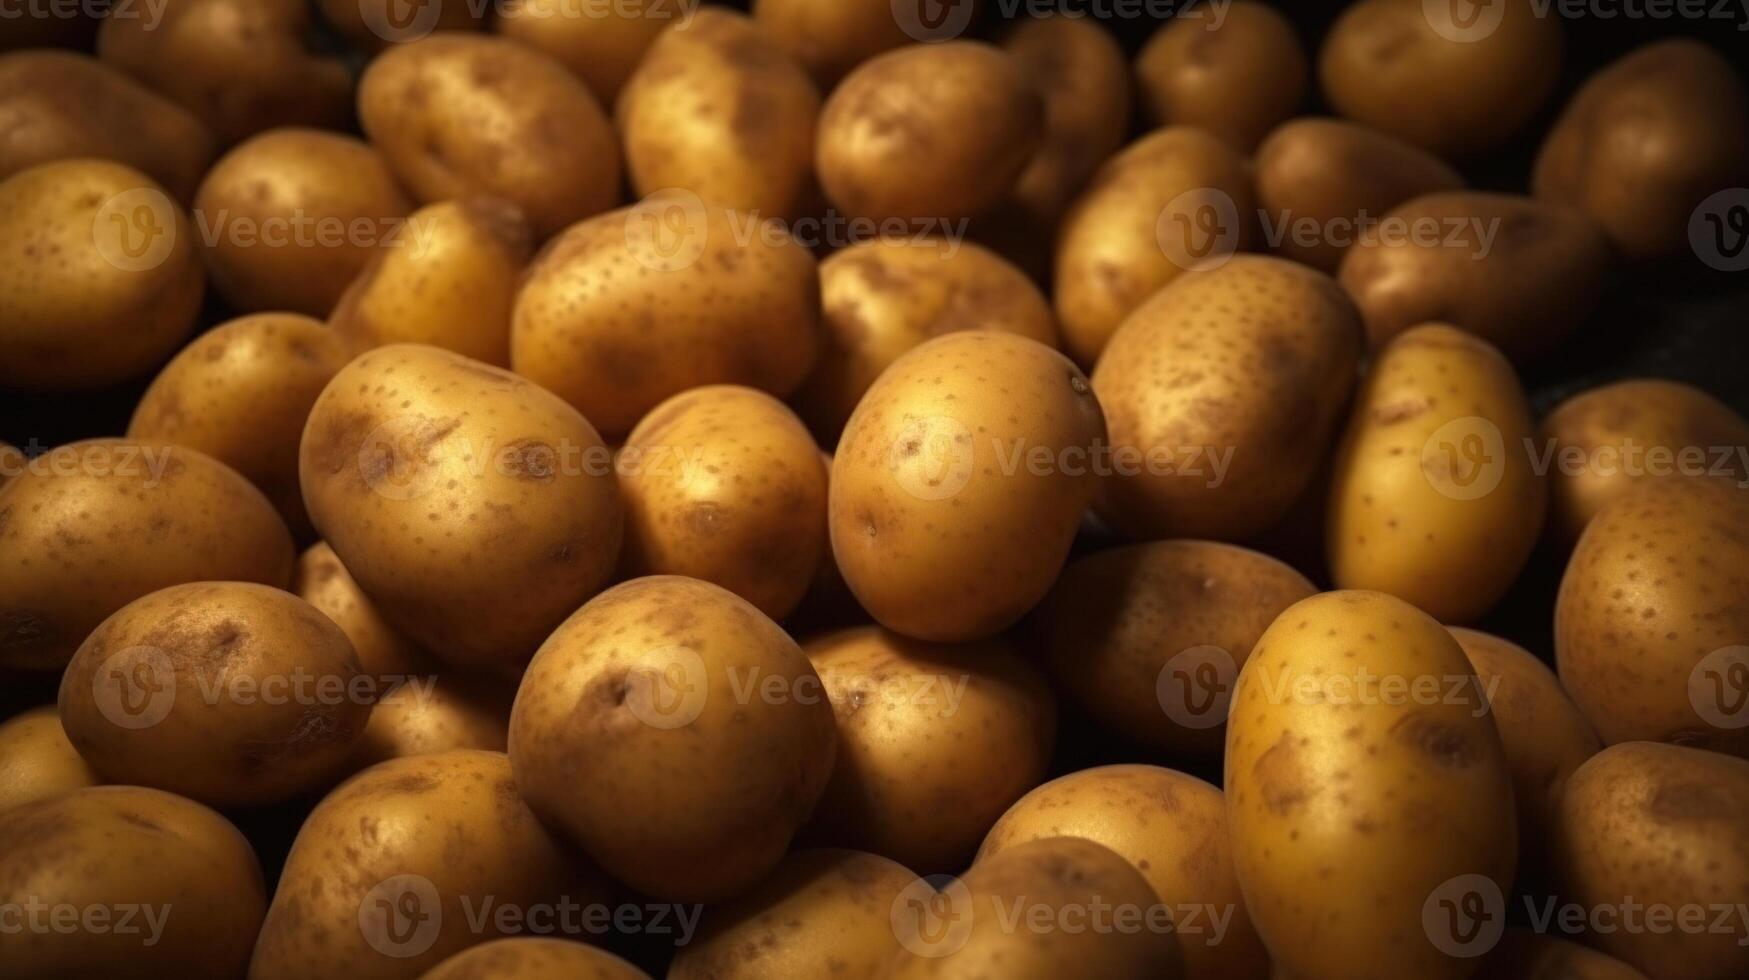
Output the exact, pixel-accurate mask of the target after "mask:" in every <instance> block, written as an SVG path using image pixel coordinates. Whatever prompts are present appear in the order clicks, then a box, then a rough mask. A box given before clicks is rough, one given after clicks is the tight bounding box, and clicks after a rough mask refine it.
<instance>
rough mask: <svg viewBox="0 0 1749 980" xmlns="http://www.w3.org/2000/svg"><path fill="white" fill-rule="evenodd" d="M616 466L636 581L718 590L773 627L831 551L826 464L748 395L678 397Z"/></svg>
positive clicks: (769, 401) (628, 565) (718, 392)
mask: <svg viewBox="0 0 1749 980" xmlns="http://www.w3.org/2000/svg"><path fill="white" fill-rule="evenodd" d="M618 463H619V465H618V466H617V467H616V469H617V471H618V474H619V488H620V493H621V495H622V496H623V497H624V498H625V506H626V537H625V556H624V558H623V559H622V563H621V568H622V570H623V571H624V572H626V573H628V574H629V575H632V576H640V575H685V576H688V577H690V578H696V579H702V580H704V581H706V582H711V583H713V584H716V585H720V586H722V587H723V588H725V589H728V590H729V591H730V592H733V593H735V594H736V595H738V596H740V597H741V598H743V599H746V600H747V601H748V602H751V603H752V604H753V605H754V606H755V607H757V608H758V610H759V611H760V612H762V613H764V614H765V615H767V616H770V617H771V618H772V619H782V618H784V617H785V616H788V615H789V614H790V612H792V611H793V610H794V609H795V608H796V605H797V603H799V602H801V601H802V596H803V595H805V594H806V593H807V591H808V587H809V586H810V585H811V584H812V583H813V581H814V573H815V572H816V570H817V569H818V567H819V564H820V559H821V557H822V555H824V554H825V553H826V549H827V539H826V466H825V464H824V463H823V462H822V460H821V459H820V447H819V446H817V445H815V443H814V439H813V437H812V436H810V435H809V434H808V430H807V427H806V426H804V425H802V420H801V419H798V418H796V415H795V413H794V412H792V411H790V410H789V407H788V406H786V405H785V404H784V403H783V402H780V401H778V400H777V399H775V398H773V397H771V396H770V395H767V394H766V393H764V392H762V391H756V390H754V389H752V388H742V387H739V386H736V385H707V386H705V387H702V388H694V389H692V390H690V391H687V392H683V393H682V394H678V395H675V396H674V397H673V398H670V399H668V400H667V401H665V402H663V403H662V404H660V405H658V406H656V408H655V410H653V411H652V412H650V414H649V415H647V416H645V418H644V420H643V421H642V422H640V423H638V427H637V428H635V429H633V430H632V434H631V435H630V436H628V437H627V438H626V442H625V445H624V446H623V447H621V449H620V451H619V453H618Z"/></svg>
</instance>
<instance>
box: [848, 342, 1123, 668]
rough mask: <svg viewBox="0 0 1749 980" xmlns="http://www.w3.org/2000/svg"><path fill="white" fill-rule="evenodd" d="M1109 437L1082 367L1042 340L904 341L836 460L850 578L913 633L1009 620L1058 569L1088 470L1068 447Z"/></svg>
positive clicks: (879, 612) (864, 597) (966, 632)
mask: <svg viewBox="0 0 1749 980" xmlns="http://www.w3.org/2000/svg"><path fill="white" fill-rule="evenodd" d="M1104 435H1105V421H1104V419H1103V417H1102V416H1101V414H1100V409H1099V403H1098V401H1096V400H1095V399H1094V397H1093V393H1092V388H1091V387H1090V386H1089V385H1088V382H1087V379H1086V377H1085V376H1084V375H1082V374H1081V372H1080V371H1079V370H1078V369H1077V368H1076V367H1075V366H1074V364H1072V363H1071V362H1070V361H1069V359H1068V358H1066V357H1064V356H1063V355H1061V354H1058V353H1057V352H1056V351H1054V350H1051V349H1050V348H1048V347H1046V346H1044V345H1043V344H1040V343H1038V342H1037V341H1033V340H1027V339H1026V338H1024V337H1017V336H1014V335H1012V334H1006V333H997V332H993V331H975V332H961V333H952V334H948V335H946V336H942V337H937V338H936V339H934V340H931V341H929V342H928V343H925V344H923V345H921V346H919V347H917V348H914V349H913V350H911V351H910V352H909V353H907V354H905V355H904V356H903V357H900V358H899V359H898V360H897V361H894V362H893V365H892V366H891V367H889V368H888V369H887V370H886V372H885V373H883V374H882V375H881V376H880V378H879V379H878V380H876V381H875V383H874V385H873V387H871V388H869V390H868V394H867V395H866V396H865V397H864V398H863V400H862V403H861V404H860V405H858V406H857V409H856V412H855V414H853V415H852V416H851V417H850V422H849V424H848V425H846V426H845V429H844V437H843V439H842V440H841V441H840V442H839V444H838V452H837V455H836V456H835V457H834V458H833V461H832V477H831V493H830V501H829V507H830V510H829V521H830V527H831V534H832V552H833V555H834V556H835V557H836V560H837V563H838V567H839V570H840V571H842V572H843V573H844V580H845V582H847V583H848V584H849V585H850V588H851V591H852V592H854V593H855V594H856V597H857V600H858V601H859V602H861V603H862V605H863V608H865V609H867V610H868V611H869V613H870V614H871V615H872V616H873V617H874V618H875V620H876V621H877V622H879V623H880V624H881V625H883V626H886V627H887V628H889V629H892V630H894V631H896V632H899V633H903V634H905V635H907V636H912V637H916V638H917V639H921V640H933V641H938V642H955V641H963V640H972V639H978V638H982V637H988V636H993V635H995V634H996V633H998V632H1000V631H1002V630H1003V629H1006V628H1007V627H1008V626H1010V625H1011V624H1013V623H1014V622H1015V621H1016V620H1018V619H1019V618H1020V617H1021V615H1023V614H1024V613H1025V612H1026V611H1027V610H1028V609H1030V608H1031V607H1032V606H1033V605H1034V604H1035V603H1037V602H1038V600H1039V599H1041V598H1043V597H1044V594H1045V593H1046V592H1047V591H1048V590H1049V589H1050V587H1051V583H1052V582H1053V581H1054V580H1055V579H1056V577H1057V573H1058V571H1060V570H1061V569H1062V566H1063V560H1064V559H1065V558H1066V557H1067V556H1068V553H1069V546H1070V544H1071V543H1073V540H1074V536H1075V530H1076V528H1077V527H1078V526H1079V524H1080V520H1081V516H1082V514H1083V513H1084V512H1085V511H1086V509H1087V505H1088V502H1089V500H1090V499H1091V497H1092V495H1093V490H1094V481H1095V480H1096V479H1097V476H1096V472H1095V470H1094V468H1093V467H1092V466H1090V465H1089V466H1082V465H1081V462H1082V460H1081V459H1079V458H1078V457H1076V456H1075V454H1077V453H1086V452H1087V451H1088V450H1090V449H1092V448H1093V447H1095V446H1096V444H1098V443H1099V442H1100V441H1102V440H1103V438H1104ZM1016 452H1019V453H1020V456H1019V457H1018V458H1016V457H1015V453H1016ZM1035 453H1048V455H1049V459H1048V460H1047V461H1046V464H1045V465H1044V466H1043V467H1039V466H1036V465H1034V464H1033V463H1031V462H1029V458H1030V457H1031V456H1032V455H1033V454H1035Z"/></svg>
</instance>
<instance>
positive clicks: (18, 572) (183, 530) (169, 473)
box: [0, 439, 295, 671]
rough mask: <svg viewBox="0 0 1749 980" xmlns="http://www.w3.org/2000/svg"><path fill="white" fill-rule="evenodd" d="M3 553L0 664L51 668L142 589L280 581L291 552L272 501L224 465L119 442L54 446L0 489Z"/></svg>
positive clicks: (188, 452)
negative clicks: (182, 584) (223, 582)
mask: <svg viewBox="0 0 1749 980" xmlns="http://www.w3.org/2000/svg"><path fill="white" fill-rule="evenodd" d="M147 451H149V452H150V453H151V455H150V457H149V458H148V457H147V456H146V455H145V453H146V452H147ZM57 470H58V471H59V472H57ZM0 551H3V552H4V553H5V554H7V555H8V556H10V557H9V560H7V561H5V562H0V666H4V667H10V668H16V669H24V670H55V671H58V670H60V669H62V668H63V667H65V666H66V664H67V661H68V660H69V659H71V658H72V656H73V652H74V651H75V650H77V649H78V647H79V644H81V643H83V642H84V641H85V638H86V636H88V635H89V634H90V633H91V631H92V630H93V629H95V628H96V627H97V625H98V624H99V623H101V622H102V621H103V620H104V619H106V618H108V616H109V615H110V614H111V613H113V612H115V611H116V610H117V609H120V608H121V607H122V606H125V605H127V604H128V603H129V602H132V601H133V600H135V599H138V598H139V597H141V596H143V595H145V594H146V593H148V592H155V591H157V590H158V589H162V588H166V587H168V586H171V585H177V584H180V583H183V582H199V581H244V582H260V583H262V584H264V585H271V586H274V587H275V588H280V587H283V586H285V585H286V584H287V583H288V582H290V581H291V569H292V561H293V558H294V554H295V553H294V552H293V549H292V539H291V535H290V534H289V533H287V531H286V529H285V522H284V521H281V520H280V519H279V515H278V514H277V513H275V512H274V510H273V505H272V504H270V503H268V502H267V498H266V497H263V496H262V495H261V491H259V490H257V489H255V487H253V486H251V485H250V483H249V481H248V480H245V479H243V478H242V477H241V476H239V475H238V474H237V473H236V472H235V471H234V470H232V469H231V468H230V467H228V466H225V465H224V464H223V463H220V462H219V461H217V460H215V459H213V458H212V457H210V456H208V455H206V454H205V453H202V452H199V451H198V450H194V449H188V448H186V447H182V446H175V447H172V446H169V445H165V444H150V443H137V442H132V441H128V440H122V439H93V440H88V441H85V442H75V443H70V444H68V445H66V446H61V447H58V448H56V449H53V450H50V451H49V452H48V453H46V454H44V455H43V456H39V457H38V458H37V459H36V460H35V461H34V462H33V465H32V466H31V468H29V469H27V470H26V471H25V472H23V473H21V474H19V475H18V476H15V477H13V478H12V479H11V480H8V481H7V482H6V484H5V485H4V486H0Z"/></svg>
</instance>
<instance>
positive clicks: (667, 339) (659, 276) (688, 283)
mask: <svg viewBox="0 0 1749 980" xmlns="http://www.w3.org/2000/svg"><path fill="white" fill-rule="evenodd" d="M697 202H698V198H696V197H689V196H688V195H687V193H686V192H685V191H677V192H674V193H671V194H661V195H653V196H651V197H649V198H647V199H645V200H644V201H643V203H641V204H638V205H637V206H635V207H632V208H629V209H625V210H621V211H615V212H612V213H609V214H604V215H602V216H600V217H599V218H595V219H593V220H591V221H586V222H583V223H581V224H578V225H577V226H575V227H573V228H570V229H568V230H567V231H566V232H565V233H564V234H563V235H560V236H559V237H558V238H556V239H554V240H553V241H552V242H550V243H548V245H547V247H546V249H545V250H544V251H543V252H542V253H541V254H540V255H539V256H538V257H536V259H535V261H534V264H533V265H531V266H530V267H529V269H528V272H527V274H526V276H525V277H524V279H523V286H522V290H521V291H520V292H519V293H518V294H517V297H516V306H515V311H514V313H513V314H512V317H511V325H510V364H511V367H512V368H514V369H515V371H516V373H517V374H520V375H523V376H524V377H527V378H530V379H532V380H533V381H534V382H535V383H537V384H539V385H541V386H543V387H545V388H547V389H548V390H550V391H553V392H556V393H557V394H558V395H559V396H560V397H562V398H564V399H565V400H566V401H568V402H570V403H571V404H572V405H574V406H576V407H577V409H578V410H579V411H581V412H582V413H583V414H584V415H586V416H588V418H589V421H591V422H593V423H594V424H595V425H597V426H599V427H600V428H601V431H602V433H603V434H604V435H606V436H607V437H608V438H610V439H618V438H622V437H623V436H625V434H626V433H628V432H630V431H631V430H632V426H634V425H636V424H637V422H638V420H639V419H641V418H643V417H644V416H645V415H646V414H648V413H649V411H650V410H651V409H653V408H655V407H656V406H657V405H658V404H660V403H661V402H663V401H665V400H667V399H668V398H669V397H671V396H673V395H677V394H679V393H680V392H683V391H685V390H687V389H689V388H696V387H699V386H700V385H708V384H741V385H747V386H748V387H752V388H758V389H759V390H761V391H765V392H769V393H771V394H773V395H777V396H779V397H782V396H785V395H788V394H789V393H790V392H792V391H794V390H795V389H796V388H797V387H798V386H799V385H800V384H801V383H802V381H803V379H805V378H806V377H807V374H808V371H809V370H810V369H811V368H812V367H813V365H814V361H815V359H816V358H817V357H818V356H819V351H820V328H819V320H820V311H819V306H820V283H819V270H818V267H817V265H816V263H815V262H814V257H813V256H812V255H811V254H810V253H809V252H808V250H807V249H806V248H803V247H802V246H801V245H800V244H799V243H798V242H796V240H795V239H794V238H792V237H791V236H790V235H789V234H788V233H787V232H785V231H784V229H783V228H782V227H781V226H780V225H778V224H777V223H776V222H773V221H770V220H768V219H763V218H760V217H759V216H757V215H749V214H740V213H736V212H730V211H725V210H724V209H722V208H718V207H712V206H708V205H706V206H703V207H700V206H699V205H698V203H697ZM675 218H678V220H679V221H680V222H682V228H681V230H680V231H679V233H678V236H679V237H678V238H675V239H672V240H671V239H670V238H669V237H667V236H668V235H669V232H670V231H671V227H670V224H669V223H670V221H671V220H672V219H675ZM743 235H746V236H750V237H746V238H743ZM658 322H659V323H660V324H661V329H660V330H657V329H653V328H652V325H653V324H655V323H658Z"/></svg>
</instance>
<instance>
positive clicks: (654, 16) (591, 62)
mask: <svg viewBox="0 0 1749 980" xmlns="http://www.w3.org/2000/svg"><path fill="white" fill-rule="evenodd" d="M333 2H336V3H339V2H343V0H333ZM464 6H465V5H464ZM496 9H497V11H498V16H497V18H496V19H494V20H493V21H492V29H493V30H494V31H497V32H498V33H499V34H502V35H504V36H505V37H507V38H509V39H511V40H512V41H518V42H521V43H522V44H526V45H528V46H529V47H531V48H535V49H538V50H540V51H544V52H546V53H547V54H548V55H549V56H550V57H552V58H553V59H555V60H556V61H558V62H559V63H560V64H562V65H564V66H565V67H566V68H568V69H570V70H571V73H572V74H574V75H576V76H577V77H578V78H579V79H581V80H582V81H583V84H584V85H587V86H589V91H590V92H592V93H594V95H595V98H596V100H597V101H599V102H600V103H601V104H602V105H604V106H611V105H613V102H614V100H615V99H616V98H618V97H619V92H620V89H621V87H623V86H624V85H625V83H626V79H628V78H630V77H632V72H634V71H636V70H637V67H638V63H639V62H641V61H643V59H644V53H645V52H646V51H648V50H649V49H650V45H652V44H654V43H655V42H656V37H657V35H659V34H661V33H662V32H663V31H665V30H667V29H668V28H669V27H671V26H673V25H674V24H675V23H678V22H679V21H680V20H681V19H682V18H683V17H684V16H685V12H686V11H687V10H691V9H696V8H686V7H684V5H682V4H664V3H636V4H623V3H616V4H607V5H604V6H597V7H594V8H591V12H590V16H587V17H575V16H566V15H567V14H568V13H570V12H573V11H575V10H577V9H578V8H577V6H576V5H575V3H573V2H572V0H504V2H503V3H501V4H499V5H497V7H496Z"/></svg>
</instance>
